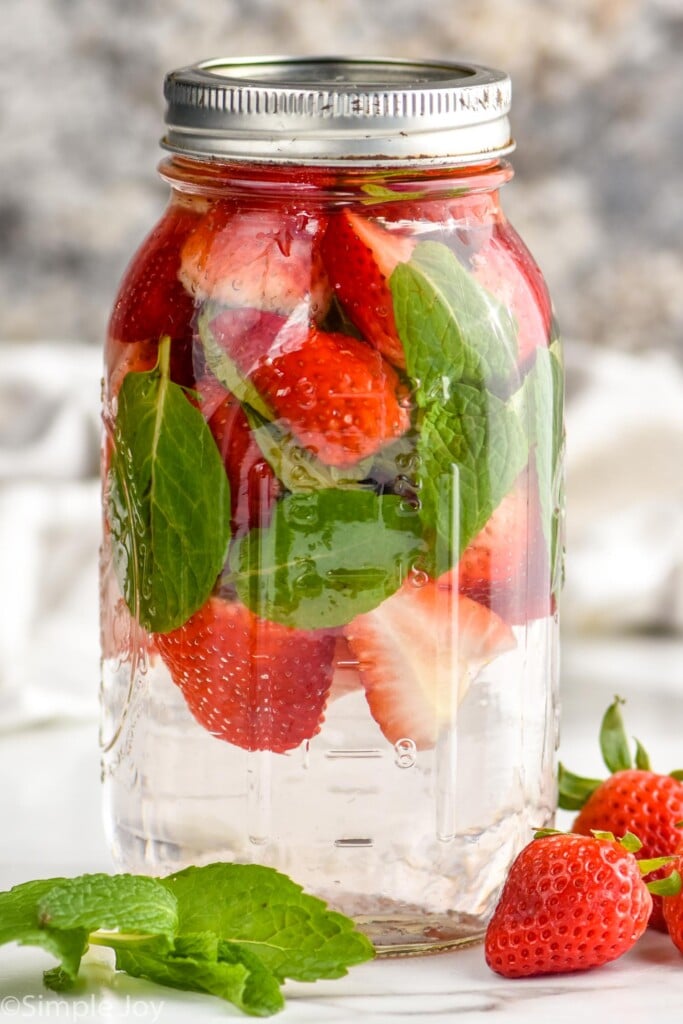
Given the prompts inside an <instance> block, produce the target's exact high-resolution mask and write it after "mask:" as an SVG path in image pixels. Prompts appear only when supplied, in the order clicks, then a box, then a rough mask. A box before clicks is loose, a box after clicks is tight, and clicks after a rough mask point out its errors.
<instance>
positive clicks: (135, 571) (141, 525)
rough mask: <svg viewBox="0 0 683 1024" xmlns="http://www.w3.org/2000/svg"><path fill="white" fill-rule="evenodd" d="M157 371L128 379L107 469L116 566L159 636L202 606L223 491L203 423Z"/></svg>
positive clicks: (221, 553) (218, 545)
mask: <svg viewBox="0 0 683 1024" xmlns="http://www.w3.org/2000/svg"><path fill="white" fill-rule="evenodd" d="M168 360H169V339H168V338H166V339H164V340H163V341H162V342H161V344H160V347H159V365H158V366H157V367H156V368H155V369H154V370H150V371H148V372H143V373H128V374H127V375H126V377H125V378H124V380H123V384H122V385H121V390H120V392H119V399H118V413H117V417H116V424H115V430H114V451H113V454H112V463H111V471H110V498H109V523H110V526H111V535H112V542H113V554H114V566H115V569H116V574H117V577H118V580H119V583H120V585H121V589H122V592H123V595H124V597H125V599H126V604H127V605H128V607H129V609H130V611H131V613H132V614H133V615H134V616H135V617H136V618H137V619H138V620H139V621H140V622H141V623H142V625H143V626H144V627H145V629H148V630H150V631H151V632H155V633H166V632H169V631H170V630H172V629H175V628H176V627H177V626H181V625H182V624H183V623H184V622H186V621H187V619H188V618H189V617H190V615H192V613H193V612H195V611H196V610H197V609H198V608H200V607H201V605H202V604H203V603H204V602H205V600H206V599H207V597H208V596H209V594H210V593H211V589H212V587H213V585H214V583H215V581H216V577H217V576H218V574H219V572H220V570H221V567H222V565H223V562H224V560H225V555H226V550H227V546H228V540H229V537H230V493H229V485H228V480H227V477H226V474H225V470H224V468H223V463H222V460H221V457H220V454H219V452H218V449H217V447H216V444H215V442H214V439H213V437H212V435H211V431H210V429H209V427H208V426H207V424H206V422H205V420H204V417H203V416H202V414H201V413H200V412H199V410H197V409H195V408H194V406H193V405H191V404H190V402H189V401H188V399H187V397H186V396H185V394H184V392H183V389H182V388H181V387H179V386H178V385H177V384H174V383H173V382H172V381H171V380H170V378H169V376H168Z"/></svg>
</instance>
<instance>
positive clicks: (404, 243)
mask: <svg viewBox="0 0 683 1024" xmlns="http://www.w3.org/2000/svg"><path fill="white" fill-rule="evenodd" d="M414 248H415V242H414V241H413V240H412V239H410V238H406V237H405V236H404V235H401V234H398V233H397V232H395V231H387V230H386V229H385V228H383V227H380V226H379V224H375V223H373V221H371V220H368V219H367V218H365V217H362V216H361V215H360V214H358V213H354V212H353V210H349V209H345V210H342V211H341V212H340V213H338V214H337V215H336V216H333V217H331V218H330V222H329V224H328V227H327V231H326V232H325V237H324V238H323V243H322V254H323V259H324V261H325V267H326V269H327V274H328V276H329V279H330V283H331V285H332V287H333V289H334V291H335V293H336V295H337V298H338V299H339V301H340V302H341V304H342V306H343V308H344V310H345V312H346V314H347V316H348V317H349V319H350V320H351V321H352V323H354V324H355V326H356V327H357V328H358V330H359V331H360V332H361V334H362V335H363V336H364V337H365V338H366V339H367V340H368V341H369V342H370V343H371V344H373V345H374V346H375V348H377V349H378V350H379V351H380V352H381V353H382V355H384V356H386V358H387V359H388V360H389V362H391V363H393V364H394V365H395V366H399V367H401V368H403V367H405V365H406V360H405V353H404V351H403V346H402V345H401V341H400V339H399V336H398V331H397V330H396V320H395V319H394V308H393V302H392V297H391V289H390V288H389V278H390V277H391V275H392V273H393V271H394V270H395V268H396V266H397V264H399V263H406V262H407V261H408V260H409V259H410V257H411V254H412V252H413V249H414Z"/></svg>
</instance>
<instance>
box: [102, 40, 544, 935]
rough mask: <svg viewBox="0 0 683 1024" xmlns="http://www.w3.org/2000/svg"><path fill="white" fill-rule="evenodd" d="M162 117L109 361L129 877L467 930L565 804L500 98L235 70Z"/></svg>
mask: <svg viewBox="0 0 683 1024" xmlns="http://www.w3.org/2000/svg"><path fill="white" fill-rule="evenodd" d="M166 98H167V102H168V107H167V114H166V124H167V132H166V135H165V138H164V140H163V145H164V147H165V149H166V150H167V151H168V156H167V157H166V159H165V160H164V161H163V162H162V164H161V167H160V173H161V176H162V178H163V179H164V181H165V182H167V184H168V186H169V189H170V200H169V204H168V207H167V208H166V211H165V212H164V214H163V215H162V217H161V220H160V221H159V223H158V224H157V225H156V226H155V227H154V228H153V230H152V232H151V234H150V235H149V236H148V237H147V239H146V240H145V241H144V242H143V244H142V246H141V247H140V249H139V250H138V252H137V254H136V255H135V256H134V258H133V261H132V263H131V264H130V267H129V269H128V270H127V272H126V274H125V276H124V278H123V281H122V284H121V286H120V290H119V293H118V297H117V299H116V302H115V305H114V309H113V313H112V316H111V320H110V323H109V331H108V336H107V341H106V373H105V381H104V389H103V396H104V410H103V421H104V432H103V449H102V466H103V544H102V558H101V570H102V571H101V592H102V657H103V661H102V665H103V680H102V750H103V776H104V782H105V790H106V804H107V820H108V829H109V835H110V839H111V845H112V847H113V851H114V855H115V858H116V861H117V863H118V865H119V866H120V867H121V868H125V869H127V870H131V871H139V872H147V873H149V872H152V873H165V872H169V871H172V870H176V869H178V868H181V867H183V866H186V865H189V864H205V863H209V862H213V861H239V862H258V863H261V864H267V865H271V866H274V867H276V868H278V869H280V870H282V871H284V872H286V873H287V874H289V875H290V876H292V877H293V878H294V879H295V880H296V881H297V882H299V883H301V884H302V885H304V886H305V887H306V888H307V889H308V890H310V891H312V892H314V893H316V894H318V895H320V896H321V897H323V898H324V899H325V900H327V901H328V902H329V903H330V904H331V905H332V906H333V907H335V908H337V909H339V910H341V911H343V912H345V913H347V914H349V915H351V916H353V917H354V918H355V919H356V920H357V921H358V923H359V925H360V927H361V928H363V929H364V930H365V931H366V932H367V934H368V935H369V936H370V937H371V938H372V940H373V941H374V942H375V944H376V946H377V948H378V950H379V951H380V952H392V953H411V952H421V951H427V950H431V949H438V948H445V947H448V946H452V945H455V944H459V943H464V942H468V941H471V940H473V939H476V938H478V937H480V936H481V934H482V932H483V929H484V928H485V924H486V921H487V918H488V916H489V914H490V912H491V911H492V908H493V906H494V904H495V901H496V899H497V896H498V894H499V891H500V888H501V884H502V882H503V879H504V877H505V874H506V871H507V869H508V867H509V865H510V863H511V861H512V860H513V858H514V857H515V855H516V854H517V852H518V851H519V850H520V848H521V847H522V846H523V845H525V844H526V842H527V841H528V840H529V838H530V837H531V834H532V831H531V830H532V829H534V828H538V827H541V826H545V825H548V824H549V823H550V822H551V821H552V819H553V814H554V810H555V804H556V794H555V749H556V741H557V721H556V714H557V704H556V684H557V664H558V663H557V658H558V646H557V628H558V608H557V602H558V593H559V589H560V585H561V576H562V454H563V426H562V395H563V386H562V358H561V354H560V348H559V341H558V337H557V333H556V329H555V325H554V321H553V315H552V307H551V303H550V300H549V297H548V293H547V290H546V286H545V284H544V282H543V278H542V276H541V273H540V271H539V269H538V267H537V265H536V263H535V262H534V260H533V258H532V256H531V255H530V253H529V251H528V250H527V248H526V247H525V245H524V243H523V242H522V240H521V239H520V237H519V235H518V234H517V233H516V232H515V230H514V228H513V227H512V226H511V225H510V223H509V222H508V220H507V219H506V217H505V214H504V212H503V210H502V207H501V188H502V186H503V185H504V184H505V183H506V182H507V181H509V180H510V178H511V176H512V169H511V167H510V164H509V163H508V161H507V159H506V158H507V156H508V155H509V154H510V153H511V151H512V150H513V142H512V139H511V135H510V127H509V121H508V112H509V106H510V82H509V79H508V77H507V76H506V75H505V74H503V73H501V72H499V71H494V70H491V69H487V68H483V67H479V66H476V65H466V64H457V65H456V64H450V63H443V62H438V63H437V62H425V63H422V62H417V61H402V60H384V59H378V60H374V59H366V58H361V59H357V58H353V59H346V58H306V59H289V58H285V59H280V58H277V59H275V58H264V59H261V58H259V59H250V60H233V59H225V60H220V59H219V60H210V61H206V62H203V63H199V64H196V65H194V66H192V67H188V68H184V69H182V70H180V71H176V72H173V73H172V74H170V75H169V76H168V77H167V80H166Z"/></svg>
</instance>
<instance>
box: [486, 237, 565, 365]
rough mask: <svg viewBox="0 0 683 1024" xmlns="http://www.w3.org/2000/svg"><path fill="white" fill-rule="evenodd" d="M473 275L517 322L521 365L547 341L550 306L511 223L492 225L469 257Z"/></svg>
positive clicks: (533, 264) (536, 269)
mask: <svg viewBox="0 0 683 1024" xmlns="http://www.w3.org/2000/svg"><path fill="white" fill-rule="evenodd" d="M472 269H473V271H474V276H475V277H476V278H477V280H478V281H479V283H480V284H482V285H483V286H484V288H486V289H488V291H490V292H492V294H493V295H495V297H496V298H497V299H498V301H499V302H502V303H503V305H504V306H506V307H507V309H509V310H510V312H511V313H512V314H513V316H514V317H515V319H516V321H517V329H518V335H517V344H518V361H519V364H520V366H525V365H526V364H527V363H528V362H529V360H530V359H531V358H533V355H534V352H535V351H536V349H537V348H538V347H539V346H547V345H548V343H549V340H550V328H551V322H552V307H551V303H550V296H549V295H548V289H547V287H546V284H545V281H544V280H543V276H542V275H541V271H540V269H539V267H538V265H537V263H536V261H535V260H534V258H533V256H532V255H531V253H530V252H529V250H528V249H527V247H526V246H525V244H524V242H523V241H522V239H521V238H520V237H519V235H518V234H517V232H516V231H515V229H514V228H513V227H512V225H511V224H508V223H507V222H505V221H503V222H502V223H498V224H496V226H495V227H494V229H493V232H492V233H491V235H490V237H489V238H488V240H487V241H486V242H485V243H484V244H483V245H482V246H481V248H480V249H479V250H478V251H477V253H476V255H475V256H473V258H472Z"/></svg>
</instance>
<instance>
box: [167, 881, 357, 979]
mask: <svg viewBox="0 0 683 1024" xmlns="http://www.w3.org/2000/svg"><path fill="white" fill-rule="evenodd" d="M162 881H163V883H164V885H166V886H168V888H169V890H170V891H171V892H172V893H173V895H174V896H175V897H176V900H177V901H178V914H179V921H180V932H181V933H183V934H196V933H201V932H213V933H214V934H215V935H217V936H218V937H219V939H221V940H223V941H225V942H228V943H230V944H231V948H233V947H234V946H238V947H239V948H240V949H242V950H246V951H247V952H251V953H253V954H256V955H258V957H259V959H260V961H261V962H262V963H263V964H264V965H265V966H266V967H267V968H268V970H269V971H271V972H272V973H273V974H274V975H275V976H276V977H277V978H278V979H280V980H284V979H285V978H292V979H295V980H297V981H315V980H316V979H317V978H340V977H342V976H343V975H344V974H346V972H347V968H348V967H350V966H352V965H353V964H357V963H363V962H364V961H365V960H369V959H371V958H372V956H373V955H374V950H373V947H372V944H371V943H370V942H369V941H368V939H367V938H366V937H365V936H364V935H362V934H361V933H360V932H358V931H356V929H355V926H354V924H353V922H352V921H351V920H349V918H347V917H344V916H343V915H341V914H337V913H335V912H333V911H330V910H328V909H327V906H326V905H325V903H323V901H322V900H319V899H317V898H316V897H314V896H309V895H308V894H307V893H304V891H303V889H302V888H301V886H299V885H297V884H296V883H295V882H293V881H292V880H291V879H290V878H287V876H286V875H282V874H280V873H279V872H277V871H275V870H274V869H273V868H267V867H261V866H259V865H251V864H246V865H245V864H211V865H209V866H207V867H203V868H187V869H186V870H185V871H181V872H179V873H178V874H175V875H170V876H169V877H168V878H164V879H163V880H162Z"/></svg>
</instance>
